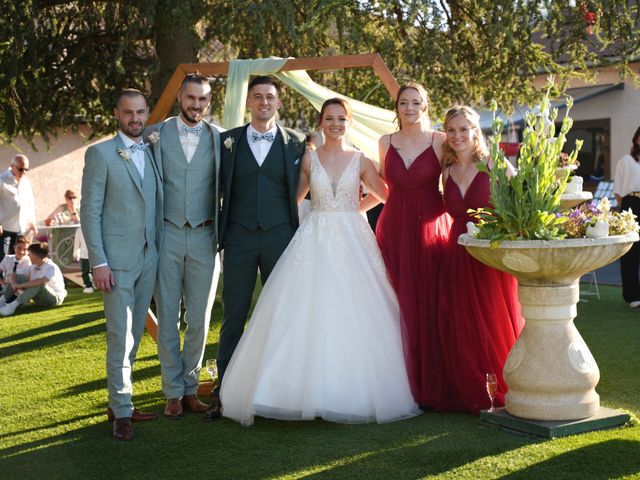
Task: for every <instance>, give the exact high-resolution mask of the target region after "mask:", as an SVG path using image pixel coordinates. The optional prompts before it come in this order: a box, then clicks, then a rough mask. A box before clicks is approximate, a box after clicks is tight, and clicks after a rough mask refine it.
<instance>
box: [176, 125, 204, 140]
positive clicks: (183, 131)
mask: <svg viewBox="0 0 640 480" xmlns="http://www.w3.org/2000/svg"><path fill="white" fill-rule="evenodd" d="M189 134H191V135H195V136H196V137H199V136H200V135H202V124H200V125H196V126H195V127H187V126H186V125H180V135H189Z"/></svg>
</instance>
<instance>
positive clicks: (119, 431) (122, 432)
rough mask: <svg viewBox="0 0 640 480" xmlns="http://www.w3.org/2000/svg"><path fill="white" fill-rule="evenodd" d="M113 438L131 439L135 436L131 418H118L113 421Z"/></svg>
mask: <svg viewBox="0 0 640 480" xmlns="http://www.w3.org/2000/svg"><path fill="white" fill-rule="evenodd" d="M113 438H115V439H116V440H131V439H132V438H133V425H132V424H131V418H129V417H124V418H116V419H115V420H114V421H113Z"/></svg>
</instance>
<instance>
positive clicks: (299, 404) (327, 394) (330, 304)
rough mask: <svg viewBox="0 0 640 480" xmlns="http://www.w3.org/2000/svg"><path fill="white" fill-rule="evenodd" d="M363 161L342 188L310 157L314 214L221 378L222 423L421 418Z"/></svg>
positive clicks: (354, 162)
mask: <svg viewBox="0 0 640 480" xmlns="http://www.w3.org/2000/svg"><path fill="white" fill-rule="evenodd" d="M360 155H361V153H360V152H356V153H355V154H354V155H353V157H352V158H351V160H350V162H349V163H348V165H347V166H346V168H345V169H344V171H343V172H342V174H341V176H340V177H339V178H338V179H335V180H333V179H331V178H330V177H329V175H328V174H327V172H326V171H325V170H324V168H323V166H322V164H321V163H320V161H319V160H318V157H317V155H316V154H315V152H312V153H311V177H310V183H311V185H310V188H311V212H310V213H309V215H308V216H307V217H306V219H305V220H304V222H303V223H302V225H301V226H300V228H299V229H298V231H297V232H296V234H295V236H294V237H293V239H292V240H291V243H290V244H289V246H288V247H287V249H286V250H285V252H284V253H283V254H282V256H281V257H280V260H279V261H278V263H277V265H276V266H275V268H274V270H273V272H272V273H271V275H270V277H269V280H268V281H267V283H266V284H265V286H264V288H263V290H262V293H261V295H260V298H259V300H258V303H257V305H256V307H255V310H254V312H253V315H252V316H251V320H250V321H249V324H248V326H247V329H246V330H245V332H244V335H243V336H242V339H241V340H240V343H239V344H238V346H237V348H236V350H235V352H234V354H233V358H232V359H231V362H230V364H229V367H228V369H227V371H226V374H225V376H224V379H223V382H222V387H221V391H220V398H221V401H222V406H223V409H222V414H223V415H224V416H225V417H229V418H232V419H234V420H237V421H238V422H240V423H242V424H243V425H251V424H252V423H253V417H254V415H260V416H263V417H269V418H277V419H282V420H311V419H314V418H315V417H322V418H323V419H325V420H330V421H336V422H347V423H356V422H370V421H377V422H389V421H393V420H400V419H403V418H408V417H413V416H415V415H417V414H419V413H420V410H419V409H418V407H417V405H416V404H415V402H414V400H413V397H412V395H411V390H410V387H409V382H408V379H407V373H406V369H405V363H404V355H403V352H402V340H401V335H400V323H399V310H398V304H397V300H396V297H395V293H394V291H393V290H392V288H391V285H390V284H389V282H388V280H387V275H386V271H385V267H384V264H383V261H382V257H381V256H380V251H379V250H378V245H377V243H376V240H375V236H374V235H373V232H372V231H371V228H370V227H369V225H368V224H367V222H366V221H365V219H364V218H363V216H362V215H361V214H360V213H358V203H359V195H358V190H359V186H360Z"/></svg>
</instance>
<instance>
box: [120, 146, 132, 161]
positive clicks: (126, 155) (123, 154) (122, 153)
mask: <svg viewBox="0 0 640 480" xmlns="http://www.w3.org/2000/svg"><path fill="white" fill-rule="evenodd" d="M116 151H117V152H118V155H120V157H122V159H123V160H126V161H130V160H131V152H130V151H129V149H128V148H117V149H116Z"/></svg>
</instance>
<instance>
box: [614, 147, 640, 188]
mask: <svg viewBox="0 0 640 480" xmlns="http://www.w3.org/2000/svg"><path fill="white" fill-rule="evenodd" d="M631 192H640V163H638V162H636V161H635V160H634V158H633V157H632V156H631V155H629V154H627V155H625V156H623V157H622V158H621V159H620V160H618V164H617V165H616V175H615V177H614V181H613V193H615V194H617V195H620V196H621V197H626V196H627V195H629V194H630V193H631Z"/></svg>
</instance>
